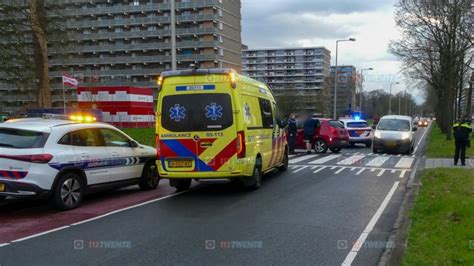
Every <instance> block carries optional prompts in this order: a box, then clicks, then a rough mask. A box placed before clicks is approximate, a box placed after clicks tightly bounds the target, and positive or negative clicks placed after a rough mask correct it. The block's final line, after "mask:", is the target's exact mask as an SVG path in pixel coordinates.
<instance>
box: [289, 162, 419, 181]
mask: <svg viewBox="0 0 474 266" xmlns="http://www.w3.org/2000/svg"><path fill="white" fill-rule="evenodd" d="M353 168H354V170H357V171H356V172H355V173H354V172H352V173H349V175H354V176H358V175H361V174H362V173H363V172H364V171H365V170H369V172H371V173H374V175H376V176H378V177H379V176H383V175H384V174H385V173H391V174H397V172H400V174H399V176H398V177H399V178H403V177H404V176H405V174H406V172H410V171H411V170H409V169H394V168H375V167H363V166H358V167H352V168H349V167H346V166H341V165H318V166H312V167H310V166H308V165H291V166H290V169H292V170H293V171H292V173H298V172H302V171H303V170H305V169H310V171H312V172H313V173H314V174H316V173H319V172H321V171H323V170H325V169H327V170H331V171H334V174H339V173H342V172H343V171H344V170H346V169H350V170H351V171H352V169H353Z"/></svg>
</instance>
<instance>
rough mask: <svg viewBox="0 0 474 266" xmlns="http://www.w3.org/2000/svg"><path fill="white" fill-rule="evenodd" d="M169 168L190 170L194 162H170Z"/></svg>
mask: <svg viewBox="0 0 474 266" xmlns="http://www.w3.org/2000/svg"><path fill="white" fill-rule="evenodd" d="M168 166H169V167H170V168H188V167H192V166H193V161H191V160H169V161H168Z"/></svg>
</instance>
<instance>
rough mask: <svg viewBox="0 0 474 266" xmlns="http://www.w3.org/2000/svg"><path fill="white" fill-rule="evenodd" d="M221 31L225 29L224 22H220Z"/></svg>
mask: <svg viewBox="0 0 474 266" xmlns="http://www.w3.org/2000/svg"><path fill="white" fill-rule="evenodd" d="M219 29H220V30H223V29H224V24H223V23H222V22H219Z"/></svg>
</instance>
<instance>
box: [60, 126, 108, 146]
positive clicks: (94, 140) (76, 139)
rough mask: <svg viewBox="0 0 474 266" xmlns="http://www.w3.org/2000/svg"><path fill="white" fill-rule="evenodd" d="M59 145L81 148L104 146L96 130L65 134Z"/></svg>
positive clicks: (82, 130)
mask: <svg viewBox="0 0 474 266" xmlns="http://www.w3.org/2000/svg"><path fill="white" fill-rule="evenodd" d="M58 144H62V145H72V146H79V147H99V146H103V145H102V141H101V138H100V135H99V132H98V131H97V130H96V129H81V130H77V131H73V132H69V133H67V134H65V135H64V136H63V137H62V138H61V139H60V140H59V141H58Z"/></svg>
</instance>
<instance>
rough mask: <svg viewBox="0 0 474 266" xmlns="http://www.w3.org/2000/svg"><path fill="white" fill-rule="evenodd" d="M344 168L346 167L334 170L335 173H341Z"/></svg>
mask: <svg viewBox="0 0 474 266" xmlns="http://www.w3.org/2000/svg"><path fill="white" fill-rule="evenodd" d="M344 169H346V168H345V167H341V169H339V170H337V171H336V172H334V174H339V173H340V172H342V171H343V170H344Z"/></svg>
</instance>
